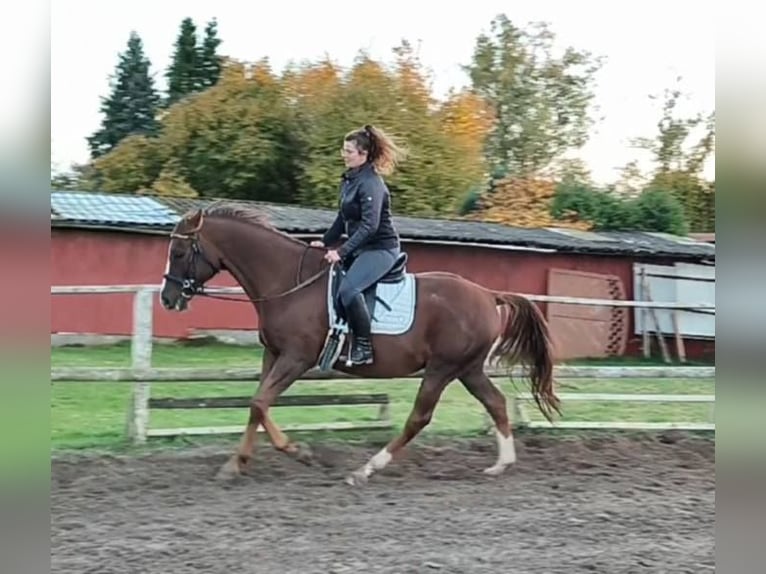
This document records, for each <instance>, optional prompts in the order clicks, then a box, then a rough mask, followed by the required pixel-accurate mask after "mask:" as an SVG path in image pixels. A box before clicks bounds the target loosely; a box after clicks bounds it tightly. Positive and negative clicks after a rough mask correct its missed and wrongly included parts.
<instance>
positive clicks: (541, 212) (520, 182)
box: [467, 176, 592, 229]
mask: <svg viewBox="0 0 766 574" xmlns="http://www.w3.org/2000/svg"><path fill="white" fill-rule="evenodd" d="M556 186H557V182H556V181H555V180H553V179H550V178H542V177H514V176H507V177H505V178H502V179H499V180H496V181H493V182H492V184H491V187H490V189H489V190H488V193H486V194H484V196H482V198H481V199H480V200H479V204H478V210H477V211H475V212H473V213H470V214H468V215H467V218H468V219H474V220H481V221H490V222H493V223H502V224H505V225H512V226H515V227H529V228H534V227H571V228H575V229H590V228H591V226H592V224H591V223H590V222H588V221H586V220H584V219H583V218H581V217H579V214H578V213H577V212H576V211H570V210H562V211H561V212H560V213H559V214H558V217H554V215H553V214H552V212H551V205H552V202H553V199H554V196H555V195H556Z"/></svg>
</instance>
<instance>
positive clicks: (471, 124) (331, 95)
mask: <svg viewBox="0 0 766 574" xmlns="http://www.w3.org/2000/svg"><path fill="white" fill-rule="evenodd" d="M394 53H395V56H396V61H395V63H394V65H393V66H391V67H387V66H385V65H383V64H382V63H380V62H378V61H375V60H373V59H372V58H370V57H369V56H368V55H367V54H365V53H363V52H362V53H360V54H359V55H358V57H357V58H356V61H355V62H354V65H353V66H352V67H351V69H350V70H348V71H347V72H345V73H344V72H343V71H342V70H341V69H340V68H338V67H337V66H335V65H333V64H332V63H331V62H329V61H327V60H324V61H322V62H318V63H317V64H311V63H305V64H303V65H301V66H292V67H291V68H290V70H289V71H288V73H287V74H286V75H285V77H284V82H285V97H286V98H287V99H289V100H290V101H291V102H293V106H292V109H293V110H294V117H295V118H296V121H297V122H298V126H299V127H298V131H299V133H300V134H301V140H302V147H301V148H300V150H299V151H298V152H297V154H298V155H299V156H300V162H301V170H300V197H301V202H302V203H304V204H307V205H321V206H325V207H330V208H333V207H335V206H336V205H337V196H338V185H339V183H340V180H339V177H340V173H341V171H342V170H343V164H342V163H341V161H340V156H339V150H340V147H341V144H342V139H343V136H344V135H345V134H346V133H348V132H349V131H350V130H352V129H355V128H358V127H360V126H362V125H364V124H367V123H371V124H375V125H377V126H379V127H381V128H382V129H383V130H385V131H386V132H388V133H389V134H391V135H392V137H394V138H395V139H396V140H397V141H398V142H399V143H400V144H401V145H402V146H403V147H405V148H406V149H407V151H408V155H407V158H406V160H405V161H404V162H402V164H400V166H399V169H398V170H397V171H396V172H395V173H394V174H393V175H392V176H390V177H388V178H387V180H386V181H387V183H388V185H389V187H390V189H391V192H392V196H393V208H394V210H395V211H397V212H398V213H407V214H411V215H435V214H445V213H447V214H454V213H456V212H457V210H458V209H459V207H460V204H461V202H462V201H463V198H464V197H465V194H466V193H468V191H469V190H470V189H472V188H474V187H476V186H477V185H479V184H480V183H481V182H482V180H483V178H484V172H485V169H484V160H483V156H482V153H481V146H482V141H483V139H484V138H485V136H486V133H487V129H488V126H489V120H488V118H487V114H486V111H485V109H484V108H483V103H482V101H481V99H480V98H479V97H478V96H477V95H475V94H468V93H467V92H465V93H459V94H453V95H452V96H451V97H450V98H449V99H448V100H447V101H446V102H444V103H442V104H440V103H438V102H436V101H435V100H434V99H433V97H432V95H431V89H430V86H429V80H428V76H427V74H426V73H425V72H424V71H423V68H422V65H421V63H420V61H419V59H418V57H417V54H416V53H415V51H414V50H413V49H412V47H411V46H410V44H409V43H407V42H402V44H401V45H400V46H398V47H397V48H395V50H394ZM477 150H478V151H477Z"/></svg>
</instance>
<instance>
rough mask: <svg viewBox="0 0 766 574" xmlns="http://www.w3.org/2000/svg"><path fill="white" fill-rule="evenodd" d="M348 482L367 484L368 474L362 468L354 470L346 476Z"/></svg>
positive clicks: (358, 484)
mask: <svg viewBox="0 0 766 574" xmlns="http://www.w3.org/2000/svg"><path fill="white" fill-rule="evenodd" d="M346 484H348V485H350V486H364V485H365V484H367V475H366V474H364V472H362V471H361V470H357V471H355V472H352V473H351V474H349V475H348V476H347V477H346Z"/></svg>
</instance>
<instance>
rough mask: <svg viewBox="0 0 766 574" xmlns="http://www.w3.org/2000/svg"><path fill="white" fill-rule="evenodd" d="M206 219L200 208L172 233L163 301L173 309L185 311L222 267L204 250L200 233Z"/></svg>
mask: <svg viewBox="0 0 766 574" xmlns="http://www.w3.org/2000/svg"><path fill="white" fill-rule="evenodd" d="M203 222H204V219H203V215H202V210H198V211H197V212H196V213H194V214H192V215H187V216H186V217H184V218H183V219H181V221H179V222H178V223H177V224H176V226H175V228H174V229H173V231H172V232H171V234H170V245H169V246H168V260H167V264H166V265H165V273H164V275H163V282H162V288H161V289H160V301H161V302H162V306H163V307H165V308H166V309H169V310H171V311H172V310H175V311H184V310H185V309H186V308H187V306H188V304H189V300H190V299H191V298H192V297H194V295H195V294H196V293H198V292H199V291H201V289H202V287H203V285H204V284H205V282H207V281H209V280H210V279H211V278H212V277H213V276H215V275H216V274H217V273H218V272H219V271H220V270H221V265H220V262H216V259H217V258H213V257H211V256H210V252H209V251H208V253H207V255H206V253H205V251H204V250H203V247H202V244H203V240H202V236H201V233H200V230H201V229H202V224H203Z"/></svg>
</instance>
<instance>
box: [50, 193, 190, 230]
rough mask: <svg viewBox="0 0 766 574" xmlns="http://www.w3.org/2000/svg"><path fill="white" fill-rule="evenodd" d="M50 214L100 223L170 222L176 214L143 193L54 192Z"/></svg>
mask: <svg viewBox="0 0 766 574" xmlns="http://www.w3.org/2000/svg"><path fill="white" fill-rule="evenodd" d="M51 215H53V216H55V217H56V218H57V219H67V220H70V221H84V222H89V221H98V222H100V223H117V224H137V225H149V226H151V225H173V224H175V223H176V222H177V221H178V214H177V213H176V212H175V211H173V210H172V209H170V208H169V207H167V206H166V205H163V204H162V203H160V202H158V201H156V200H155V199H153V198H152V197H147V196H143V195H116V194H115V195H107V194H103V193H89V192H74V191H56V192H52V193H51Z"/></svg>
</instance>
